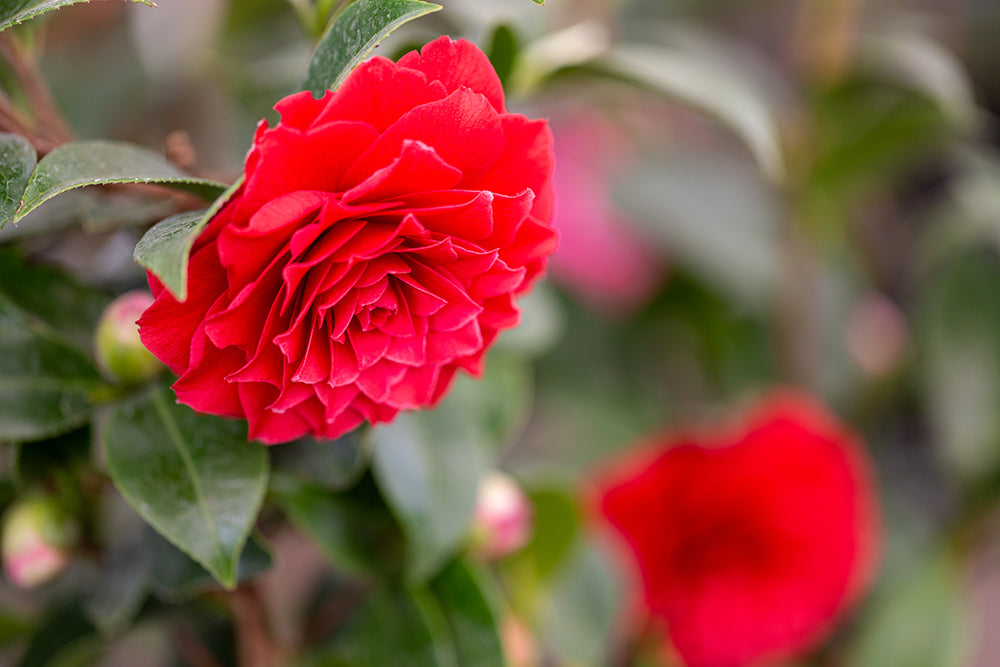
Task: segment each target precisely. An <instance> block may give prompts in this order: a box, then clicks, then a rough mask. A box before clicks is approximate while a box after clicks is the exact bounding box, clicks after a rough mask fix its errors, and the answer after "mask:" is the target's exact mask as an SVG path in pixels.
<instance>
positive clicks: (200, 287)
mask: <svg viewBox="0 0 1000 667" xmlns="http://www.w3.org/2000/svg"><path fill="white" fill-rule="evenodd" d="M225 291H226V272H225V270H223V268H222V266H221V265H220V264H219V259H218V256H217V255H216V254H215V248H212V247H207V248H202V249H201V250H199V251H198V252H196V253H195V254H194V255H192V257H191V259H190V261H189V263H188V292H189V294H188V299H187V301H185V302H184V303H178V302H177V300H176V299H174V297H173V295H172V294H171V293H170V292H169V291H167V290H162V291H161V292H160V293H159V294H158V295H157V297H156V300H155V301H154V302H153V304H152V305H151V306H150V307H149V308H147V309H146V312H144V313H143V314H142V317H140V318H139V321H138V325H139V337H140V338H141V339H142V343H143V345H145V346H146V347H147V348H148V349H149V351H150V352H152V353H153V354H154V355H155V356H156V358H158V359H159V360H160V361H162V362H163V363H165V364H166V365H167V366H169V367H170V370H172V371H174V372H175V373H181V372H183V371H184V370H186V369H187V367H188V364H189V363H190V355H191V338H192V337H193V336H194V332H195V330H196V329H198V327H199V326H201V324H202V322H203V321H204V319H205V314H206V313H207V312H208V310H209V308H211V307H212V304H213V303H215V301H216V300H217V299H219V298H220V297H221V296H222V295H223V294H224V293H225Z"/></svg>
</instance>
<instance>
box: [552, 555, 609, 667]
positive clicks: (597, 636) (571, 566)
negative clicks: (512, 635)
mask: <svg viewBox="0 0 1000 667" xmlns="http://www.w3.org/2000/svg"><path fill="white" fill-rule="evenodd" d="M615 574H616V570H615V568H614V567H613V566H612V564H611V563H609V562H607V560H606V558H605V557H604V555H603V554H602V553H601V551H599V550H598V549H597V548H596V547H595V546H593V545H590V544H588V543H585V542H580V543H578V544H577V549H575V550H574V553H573V555H572V557H571V558H570V559H569V561H568V562H567V563H566V566H565V567H564V568H563V569H562V570H561V571H560V572H559V574H558V576H557V577H556V579H555V580H554V581H553V584H552V588H551V590H550V591H549V595H547V596H546V598H545V603H546V606H545V608H544V609H543V611H542V619H541V632H540V634H541V636H542V637H544V638H545V642H546V644H547V645H548V646H549V647H551V648H552V649H553V650H554V652H555V654H556V655H558V656H559V657H560V658H562V659H563V660H564V661H566V662H567V663H569V664H578V665H598V664H601V663H602V662H604V661H605V660H606V659H607V655H606V652H607V647H608V646H609V644H610V642H611V637H612V634H613V632H614V630H615V620H616V619H617V618H618V617H619V616H620V613H619V612H620V609H619V607H620V603H621V600H620V599H619V593H618V591H619V588H620V587H619V585H618V582H616V581H615Z"/></svg>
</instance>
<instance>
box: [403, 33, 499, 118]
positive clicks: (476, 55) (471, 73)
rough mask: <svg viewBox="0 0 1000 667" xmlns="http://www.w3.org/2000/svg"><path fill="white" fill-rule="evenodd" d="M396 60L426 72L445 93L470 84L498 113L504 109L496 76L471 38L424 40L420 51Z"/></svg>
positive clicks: (405, 65) (487, 59)
mask: <svg viewBox="0 0 1000 667" xmlns="http://www.w3.org/2000/svg"><path fill="white" fill-rule="evenodd" d="M398 64H399V65H401V66H403V67H410V68H412V69H415V70H420V71H421V72H424V73H426V74H427V78H428V79H430V80H432V81H440V82H441V83H443V84H444V85H445V87H446V88H447V89H448V92H449V93H451V92H454V91H455V90H458V89H459V88H461V87H463V86H464V87H466V88H471V89H472V90H474V91H475V92H477V93H482V94H483V95H485V96H486V99H487V100H489V102H490V104H491V105H493V108H494V109H496V110H497V112H498V113H503V111H504V98H503V86H502V85H501V84H500V77H498V76H497V73H496V70H494V69H493V65H491V64H490V60H489V58H487V57H486V54H484V53H483V52H482V51H480V50H479V49H478V48H477V47H476V45H475V44H473V43H472V42H468V41H466V40H464V39H459V40H452V39H451V38H449V37H447V36H441V37H438V38H437V39H435V40H434V41H433V42H430V43H428V44H425V45H424V48H422V49H421V50H420V53H417V52H416V51H411V52H410V53H407V54H406V55H404V56H403V57H402V58H400V59H399V63H398Z"/></svg>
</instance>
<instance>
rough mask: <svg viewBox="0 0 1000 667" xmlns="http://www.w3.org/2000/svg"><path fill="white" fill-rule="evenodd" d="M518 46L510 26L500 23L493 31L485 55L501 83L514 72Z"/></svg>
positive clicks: (515, 35)
mask: <svg viewBox="0 0 1000 667" xmlns="http://www.w3.org/2000/svg"><path fill="white" fill-rule="evenodd" d="M518 46H519V45H518V43H517V34H516V33H515V32H514V31H513V30H512V29H511V27H510V26H508V25H506V24H503V23H501V24H500V25H498V26H497V27H496V29H494V30H493V35H492V36H491V37H490V46H489V49H488V50H487V52H486V53H487V55H488V56H489V59H490V64H492V65H493V69H495V70H496V72H497V76H498V77H500V82H501V83H505V82H506V81H507V79H508V78H509V77H510V74H511V72H512V71H513V70H514V64H515V62H516V60H517V51H518Z"/></svg>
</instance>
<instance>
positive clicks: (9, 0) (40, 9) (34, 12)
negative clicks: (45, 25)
mask: <svg viewBox="0 0 1000 667" xmlns="http://www.w3.org/2000/svg"><path fill="white" fill-rule="evenodd" d="M79 2H87V0H6V1H5V2H4V3H2V4H0V30H6V29H7V28H9V27H11V26H12V25H17V24H18V23H22V22H24V21H27V20H28V19H33V18H35V17H36V16H38V15H39V14H44V13H45V12H50V11H52V10H53V9H59V8H60V7H66V6H68V5H75V4H77V3H79ZM132 2H140V3H142V4H144V5H148V6H150V7H155V6H156V3H155V2H153V1H152V0H132Z"/></svg>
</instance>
